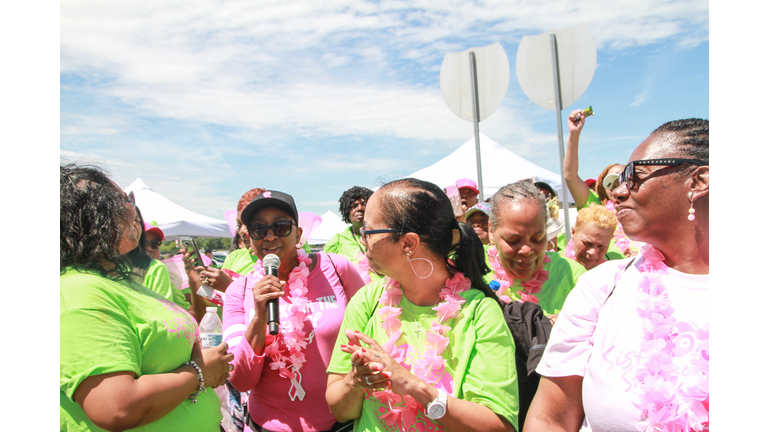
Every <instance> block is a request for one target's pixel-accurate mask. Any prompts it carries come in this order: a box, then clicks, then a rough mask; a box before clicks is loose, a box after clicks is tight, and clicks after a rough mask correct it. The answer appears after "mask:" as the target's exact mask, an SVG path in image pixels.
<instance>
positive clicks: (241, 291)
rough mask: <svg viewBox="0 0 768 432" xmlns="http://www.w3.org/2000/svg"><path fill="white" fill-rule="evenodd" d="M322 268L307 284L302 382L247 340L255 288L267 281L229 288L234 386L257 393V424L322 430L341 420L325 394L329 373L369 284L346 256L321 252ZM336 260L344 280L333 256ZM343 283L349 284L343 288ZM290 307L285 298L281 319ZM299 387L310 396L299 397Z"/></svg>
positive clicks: (227, 327) (226, 313) (243, 281)
mask: <svg viewBox="0 0 768 432" xmlns="http://www.w3.org/2000/svg"><path fill="white" fill-rule="evenodd" d="M315 256H316V257H317V264H316V265H315V268H314V269H312V271H311V272H310V274H309V278H308V281H307V285H308V290H309V292H308V293H307V299H308V300H309V301H310V302H311V306H310V307H311V310H312V313H311V315H310V318H309V321H305V327H304V331H305V332H307V334H308V336H307V338H306V341H307V347H306V348H305V349H304V350H303V353H304V354H305V356H306V359H307V361H306V363H304V365H303V367H302V368H301V370H300V372H299V379H298V380H297V382H296V383H292V382H291V380H289V379H286V378H283V377H281V376H280V375H279V370H273V369H272V368H271V367H270V366H269V364H270V358H269V356H268V355H261V356H257V355H256V354H254V352H253V350H252V349H251V346H250V344H249V343H248V341H247V340H246V339H245V338H243V334H244V333H245V330H246V329H247V328H248V325H249V324H250V322H251V319H252V318H253V315H254V303H253V295H252V291H251V290H252V289H253V286H254V285H255V284H256V282H258V281H259V280H260V279H261V276H260V275H256V274H254V273H251V274H249V275H247V276H244V277H242V278H240V279H237V280H235V281H234V282H232V284H230V285H229V287H228V288H227V293H226V302H225V303H224V310H223V317H224V341H225V342H227V344H229V346H230V352H231V353H233V354H234V355H235V360H234V362H233V363H234V365H235V369H234V371H232V373H231V374H230V382H231V383H232V385H233V386H234V387H235V388H236V389H238V390H240V391H241V392H246V391H248V390H250V391H251V395H250V398H249V399H248V411H249V412H250V415H251V418H252V419H253V421H254V423H256V424H258V425H260V426H262V427H263V428H265V429H268V430H272V431H296V430H303V431H322V430H327V429H330V428H331V426H333V424H334V423H335V422H336V419H335V418H334V417H333V415H332V414H331V412H330V410H329V409H328V403H327V402H326V401H325V390H326V386H327V383H328V374H327V373H326V369H327V368H328V364H329V363H330V361H331V354H332V352H333V347H334V344H335V343H336V337H337V336H338V333H339V328H340V327H341V322H342V320H343V319H344V309H345V307H346V305H347V303H348V302H349V298H350V297H351V296H352V295H354V293H356V292H357V291H358V290H359V289H360V288H361V287H362V286H363V281H362V279H361V278H360V275H359V274H358V273H357V270H355V267H354V266H353V265H352V264H351V263H350V262H349V261H347V259H346V258H344V257H342V256H340V255H336V254H325V253H318V254H315ZM329 257H330V258H332V259H333V264H335V265H336V270H338V274H339V276H341V281H339V277H338V276H337V275H336V271H335V270H334V267H333V266H332V265H331V262H330V261H329V260H328V258H329ZM342 284H343V286H342ZM287 305H288V303H287V302H286V301H285V299H284V298H281V299H280V316H281V317H282V316H285V314H286V307H287ZM296 384H298V385H299V386H300V387H301V389H302V390H303V391H304V392H305V395H304V397H303V399H302V398H301V397H300V396H298V394H297V393H301V391H298V392H297V390H298V386H297V385H296Z"/></svg>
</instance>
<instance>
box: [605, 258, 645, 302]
mask: <svg viewBox="0 0 768 432" xmlns="http://www.w3.org/2000/svg"><path fill="white" fill-rule="evenodd" d="M636 259H637V257H634V258H632V261H630V262H629V264H627V266H626V267H624V270H622V271H621V274H620V275H619V278H618V279H616V282H615V283H614V284H613V288H611V292H610V293H609V294H608V297H606V298H605V301H604V302H603V306H605V304H606V303H608V299H609V298H611V296H612V295H613V291H614V290H616V286H617V285H618V284H619V280H621V277H622V276H624V273H626V272H627V269H628V268H629V266H631V265H632V263H633V262H635V260H636Z"/></svg>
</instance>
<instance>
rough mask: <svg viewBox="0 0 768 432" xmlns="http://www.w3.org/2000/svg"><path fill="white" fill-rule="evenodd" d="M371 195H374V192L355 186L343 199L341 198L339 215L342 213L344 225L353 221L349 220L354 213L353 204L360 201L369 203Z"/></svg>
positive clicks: (347, 191) (343, 195) (346, 192)
mask: <svg viewBox="0 0 768 432" xmlns="http://www.w3.org/2000/svg"><path fill="white" fill-rule="evenodd" d="M371 195H373V191H372V190H370V189H368V188H364V187H362V186H353V187H352V188H350V189H347V190H346V191H344V193H343V194H341V198H339V213H341V218H342V219H344V223H348V224H351V223H352V221H351V220H349V212H350V211H352V203H354V202H355V201H357V200H359V199H362V200H364V201H365V202H368V198H370V197H371Z"/></svg>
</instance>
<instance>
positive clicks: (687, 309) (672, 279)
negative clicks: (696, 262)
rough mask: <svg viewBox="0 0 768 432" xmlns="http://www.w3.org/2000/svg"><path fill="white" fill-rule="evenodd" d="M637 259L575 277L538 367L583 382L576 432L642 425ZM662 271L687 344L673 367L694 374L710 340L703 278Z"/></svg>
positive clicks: (615, 430) (680, 342)
mask: <svg viewBox="0 0 768 432" xmlns="http://www.w3.org/2000/svg"><path fill="white" fill-rule="evenodd" d="M643 260H644V258H643V257H642V256H638V258H637V259H636V260H635V262H634V263H633V264H632V265H631V266H630V267H629V268H627V270H626V271H624V269H625V268H626V267H627V264H629V261H630V260H629V259H624V260H615V261H608V262H606V263H605V264H602V265H600V266H598V267H595V268H594V269H592V270H590V271H588V272H587V273H585V274H584V275H582V276H581V278H580V279H579V282H578V283H577V284H576V287H574V288H573V291H571V293H570V294H569V295H568V298H567V299H566V301H565V304H564V305H563V309H562V311H560V315H559V316H558V318H557V323H556V324H555V326H554V327H553V328H552V334H551V335H550V338H549V342H548V343H547V348H546V349H545V351H544V356H543V357H542V359H541V362H540V363H539V366H538V367H537V368H536V372H538V373H539V374H541V375H542V376H546V377H562V376H572V375H579V376H582V377H584V381H583V383H582V401H583V405H584V414H585V419H584V425H583V426H582V429H581V430H582V432H584V431H595V432H597V431H611V432H619V431H631V432H636V431H637V430H638V427H637V426H638V424H639V423H640V422H641V421H644V420H645V419H644V418H643V416H642V412H641V409H640V408H638V407H637V406H636V405H635V404H636V403H638V402H639V400H640V399H639V397H640V396H639V393H640V392H641V391H642V390H641V389H640V388H639V383H638V381H637V379H636V378H635V376H636V374H637V372H638V367H639V364H638V353H639V351H640V349H641V348H640V344H641V341H642V337H643V326H642V321H641V319H640V317H639V314H638V310H637V308H638V304H639V302H638V292H639V288H638V287H639V285H640V280H641V277H642V275H641V273H640V271H639V270H638V269H639V268H640V264H642V262H643ZM667 270H668V274H665V275H662V276H661V279H660V281H661V283H663V284H664V287H665V288H666V290H667V293H668V295H669V300H670V302H671V305H672V306H673V307H674V309H675V311H674V314H673V315H672V317H673V318H674V319H675V321H676V322H677V328H678V329H679V331H678V332H679V333H680V335H679V339H678V340H677V342H678V345H680V347H685V346H686V344H687V349H685V350H683V349H679V350H678V348H680V347H677V348H676V352H677V354H679V355H678V356H676V357H677V358H676V359H675V360H674V362H675V364H676V365H677V366H678V367H679V371H680V373H681V374H685V373H687V372H691V373H694V374H698V373H700V372H701V370H699V369H700V368H701V362H700V361H697V360H698V359H699V358H700V357H701V356H702V355H704V356H705V357H706V358H707V359H708V351H709V344H708V340H709V339H708V337H706V338H705V339H702V338H701V337H700V335H701V334H708V328H709V275H691V274H685V273H681V272H678V271H675V270H673V269H667ZM614 285H615V286H616V288H615V290H613V294H612V295H611V296H610V298H608V295H609V293H610V292H611V290H612V289H613V287H614ZM606 298H608V300H607V301H606ZM701 330H704V332H703V333H702V332H701ZM690 341H693V342H690ZM707 369H708V368H707ZM707 430H708V429H707Z"/></svg>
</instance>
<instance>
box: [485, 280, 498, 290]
mask: <svg viewBox="0 0 768 432" xmlns="http://www.w3.org/2000/svg"><path fill="white" fill-rule="evenodd" d="M488 286H489V287H490V288H491V289H492V290H494V291H498V289H499V288H500V287H501V284H500V283H499V281H497V280H492V281H491V283H489V284H488Z"/></svg>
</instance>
